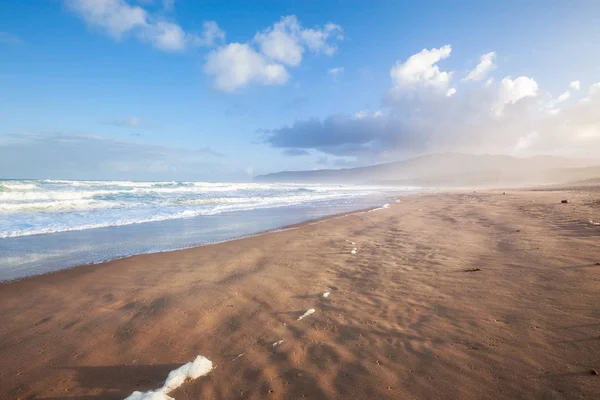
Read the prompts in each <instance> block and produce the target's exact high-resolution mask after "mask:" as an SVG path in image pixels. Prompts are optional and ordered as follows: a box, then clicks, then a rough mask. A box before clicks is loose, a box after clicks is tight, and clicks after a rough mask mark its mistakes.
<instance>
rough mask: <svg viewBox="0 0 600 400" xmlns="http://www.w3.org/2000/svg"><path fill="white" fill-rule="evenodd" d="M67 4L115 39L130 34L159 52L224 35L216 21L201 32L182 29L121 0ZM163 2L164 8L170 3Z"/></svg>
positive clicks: (80, 0) (76, 0) (206, 42)
mask: <svg viewBox="0 0 600 400" xmlns="http://www.w3.org/2000/svg"><path fill="white" fill-rule="evenodd" d="M65 1H66V4H67V6H68V7H69V9H70V10H72V11H73V12H74V13H76V14H77V15H79V16H80V17H81V18H82V19H83V20H84V21H85V22H86V23H87V24H88V25H90V26H92V27H94V28H96V29H100V30H102V31H104V32H105V33H106V34H108V35H109V36H111V37H112V38H113V39H115V40H122V39H123V38H124V37H125V36H126V35H131V36H133V37H136V38H138V39H139V40H141V41H143V42H146V43H149V44H151V45H152V46H154V47H156V48H157V49H159V50H162V51H183V50H185V49H187V48H188V47H190V46H198V45H200V46H210V45H213V43H214V41H215V39H219V38H224V33H223V32H222V31H221V30H220V29H219V28H218V26H216V23H214V22H209V23H205V24H204V31H203V33H202V34H201V35H198V34H194V33H189V32H185V31H184V30H183V28H181V27H180V26H179V25H178V24H176V23H173V22H169V21H166V20H164V19H162V18H161V17H160V16H154V15H151V14H150V13H149V12H148V11H146V10H145V9H144V8H142V7H140V6H137V5H131V4H129V3H128V2H127V1H125V0H65ZM172 4H173V3H172V2H165V8H167V7H168V6H172Z"/></svg>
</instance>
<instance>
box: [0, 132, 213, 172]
mask: <svg viewBox="0 0 600 400" xmlns="http://www.w3.org/2000/svg"><path fill="white" fill-rule="evenodd" d="M219 156H220V155H219V154H218V153H216V152H214V151H213V150H212V149H210V148H209V147H205V148H201V149H196V150H190V149H180V148H171V147H165V146H154V145H146V144H141V143H136V142H131V141H123V140H114V139H108V138H103V137H99V136H92V135H83V134H66V133H22V134H11V135H5V140H0V170H2V171H4V172H5V173H6V174H7V175H8V176H11V177H14V178H41V179H43V178H48V177H54V178H59V179H120V180H122V179H140V180H174V179H175V180H182V179H190V180H194V179H202V178H204V179H215V178H214V176H211V175H213V174H214V173H215V172H216V171H218V170H220V169H222V164H223V161H221V159H220V157H219ZM201 174H205V175H204V176H202V175H201Z"/></svg>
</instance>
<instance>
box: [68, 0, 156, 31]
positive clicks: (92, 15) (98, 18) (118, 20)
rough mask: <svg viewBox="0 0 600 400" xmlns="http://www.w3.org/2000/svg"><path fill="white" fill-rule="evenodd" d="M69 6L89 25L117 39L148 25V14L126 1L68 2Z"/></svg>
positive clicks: (91, 0) (76, 0) (90, 0)
mask: <svg viewBox="0 0 600 400" xmlns="http://www.w3.org/2000/svg"><path fill="white" fill-rule="evenodd" d="M67 5H68V6H69V7H70V8H71V9H72V10H73V11H75V12H76V13H77V14H79V15H80V16H81V17H82V18H83V19H84V20H85V21H86V22H87V23H88V24H90V25H93V26H96V27H99V28H102V29H104V30H105V31H106V32H107V33H108V34H109V35H111V36H113V37H114V38H116V39H120V38H121V36H122V35H123V34H124V33H126V32H128V31H131V30H132V29H134V28H138V27H145V26H147V25H148V21H147V20H148V13H147V12H146V11H145V10H144V9H143V8H141V7H139V6H131V5H129V4H127V3H126V2H125V1H124V0H67Z"/></svg>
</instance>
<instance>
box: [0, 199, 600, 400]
mask: <svg viewBox="0 0 600 400" xmlns="http://www.w3.org/2000/svg"><path fill="white" fill-rule="evenodd" d="M562 199H568V200H569V203H568V204H561V202H560V201H561V200H562ZM590 220H591V221H600V190H598V189H597V188H594V189H589V188H588V189H585V190H584V189H581V190H572V191H506V195H503V194H502V191H482V192H480V191H477V192H472V191H465V192H463V193H460V192H453V193H443V194H424V195H414V196H409V197H405V198H402V199H401V202H399V203H393V204H392V205H391V207H390V208H388V209H381V210H377V211H374V212H363V213H354V214H351V215H346V216H344V217H337V218H329V219H326V220H323V221H319V222H318V223H307V224H302V225H299V226H296V227H294V228H293V229H289V230H285V231H281V232H273V233H268V234H264V235H260V236H256V237H250V238H245V239H241V240H236V241H231V242H226V243H221V244H217V245H212V246H204V247H198V248H194V249H188V250H180V251H174V252H168V253H159V254H150V255H139V256H135V257H130V258H127V259H122V260H116V261H112V262H109V263H105V264H100V265H92V266H83V267H78V268H74V269H70V270H66V271H60V272H57V273H54V274H50V275H45V276H38V277H33V278H29V279H25V280H22V281H17V282H11V283H7V284H2V285H0V398H1V399H55V400H56V399H122V398H124V397H126V396H127V395H129V394H130V393H131V392H133V391H134V390H142V391H144V390H149V389H154V388H158V387H160V386H161V385H162V381H163V380H164V379H165V377H166V375H167V374H168V372H169V371H170V370H172V369H175V368H177V367H179V366H180V365H181V364H184V363H186V362H188V361H191V360H193V359H194V358H195V357H196V355H198V354H200V355H203V356H205V357H208V358H209V359H210V360H212V361H213V363H214V365H215V369H214V370H213V371H211V372H210V373H209V374H208V375H207V376H205V377H203V378H200V379H198V380H196V381H192V382H188V383H186V384H184V385H183V386H182V387H181V388H179V389H177V390H175V391H173V392H171V393H170V395H171V396H172V397H174V398H175V399H177V400H183V399H199V398H202V399H302V398H307V399H338V398H339V399H492V398H505V399H520V398H544V399H563V398H566V399H575V398H590V399H591V398H600V376H596V375H592V373H591V371H592V370H593V369H595V370H598V371H600V264H598V263H600V226H597V225H594V224H593V223H591V222H590ZM352 242H354V243H355V244H352ZM353 249H356V251H355V254H352V250H353ZM327 291H329V292H330V294H329V296H328V297H323V293H325V292H327ZM309 309H314V310H315V312H314V313H313V314H311V315H308V316H306V317H305V318H303V319H301V320H298V318H299V317H300V316H302V315H303V314H304V313H305V312H306V311H307V310H309ZM280 340H283V342H281V343H280V344H279V345H277V346H273V343H275V342H278V341H280ZM240 355H241V356H240Z"/></svg>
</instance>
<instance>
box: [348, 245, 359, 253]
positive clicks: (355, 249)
mask: <svg viewBox="0 0 600 400" xmlns="http://www.w3.org/2000/svg"><path fill="white" fill-rule="evenodd" d="M357 250H358V249H357V248H356V247H355V248H353V249H352V251H351V252H350V254H356V252H357Z"/></svg>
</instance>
